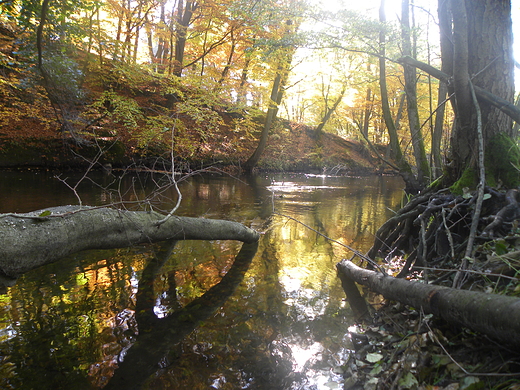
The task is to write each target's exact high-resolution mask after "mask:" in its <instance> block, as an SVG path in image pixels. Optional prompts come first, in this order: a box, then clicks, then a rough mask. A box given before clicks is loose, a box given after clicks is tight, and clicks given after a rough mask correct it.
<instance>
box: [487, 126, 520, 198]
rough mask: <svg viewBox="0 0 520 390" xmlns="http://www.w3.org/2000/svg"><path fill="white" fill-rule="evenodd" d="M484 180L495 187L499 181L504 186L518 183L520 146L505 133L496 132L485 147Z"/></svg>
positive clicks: (519, 177)
mask: <svg viewBox="0 0 520 390" xmlns="http://www.w3.org/2000/svg"><path fill="white" fill-rule="evenodd" d="M485 165H486V182H487V185H489V186H491V187H496V186H497V185H498V184H499V183H500V182H502V185H503V186H505V187H506V188H514V187H517V186H519V185H520V173H519V172H518V169H517V168H516V167H517V166H519V165H520V148H519V147H518V145H517V144H516V142H515V141H514V140H513V139H511V137H509V136H508V135H507V134H506V133H498V134H496V135H495V136H493V138H491V139H490V140H489V142H488V144H487V147H486V156H485Z"/></svg>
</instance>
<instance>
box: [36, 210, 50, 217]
mask: <svg viewBox="0 0 520 390" xmlns="http://www.w3.org/2000/svg"><path fill="white" fill-rule="evenodd" d="M49 215H51V212H50V211H49V210H45V211H44V212H42V213H41V214H40V215H38V217H48V216H49Z"/></svg>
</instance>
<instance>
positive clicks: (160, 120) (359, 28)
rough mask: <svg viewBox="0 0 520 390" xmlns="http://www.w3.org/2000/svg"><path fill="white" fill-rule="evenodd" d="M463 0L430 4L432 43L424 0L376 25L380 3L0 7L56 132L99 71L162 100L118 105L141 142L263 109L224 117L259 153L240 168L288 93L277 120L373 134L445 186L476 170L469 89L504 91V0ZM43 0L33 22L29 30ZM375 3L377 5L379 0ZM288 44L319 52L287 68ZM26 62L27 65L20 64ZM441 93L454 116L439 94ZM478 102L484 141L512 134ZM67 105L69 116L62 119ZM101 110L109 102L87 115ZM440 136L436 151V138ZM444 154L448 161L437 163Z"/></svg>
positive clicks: (390, 152)
mask: <svg viewBox="0 0 520 390" xmlns="http://www.w3.org/2000/svg"><path fill="white" fill-rule="evenodd" d="M468 4H469V3H468V1H467V0H446V1H444V0H443V1H439V7H438V8H439V9H438V19H439V28H440V29H441V33H440V46H437V45H436V43H435V40H434V39H433V37H434V36H436V35H437V31H434V28H433V27H432V26H435V24H434V23H433V22H432V20H433V19H432V18H433V16H432V15H433V13H435V11H436V10H431V9H428V8H424V7H422V6H423V5H424V6H425V7H426V6H430V5H431V4H430V2H424V4H422V3H421V0H416V1H415V2H410V1H409V0H402V8H401V16H400V19H399V24H397V23H396V22H387V21H386V16H385V14H384V12H383V13H382V14H381V18H380V20H377V19H378V18H377V16H376V15H373V16H372V17H370V16H369V15H367V14H364V15H360V14H359V13H356V12H353V11H348V10H338V11H334V12H328V11H323V10H321V11H320V10H317V9H314V8H312V7H309V6H308V5H306V4H304V3H303V2H302V1H300V0H280V1H276V0H256V1H253V2H250V1H246V0H225V1H215V0H175V1H173V2H166V1H164V0H136V1H130V0H50V1H44V2H42V3H41V4H39V3H34V2H31V1H28V0H20V2H19V3H15V2H13V1H10V0H6V1H3V2H2V3H1V4H0V9H1V11H2V14H3V15H4V16H5V17H7V18H9V19H10V20H11V21H16V23H17V24H18V26H19V27H20V28H21V31H23V34H20V40H19V41H20V42H22V44H25V47H26V49H24V50H29V51H30V50H33V53H35V52H36V51H37V50H36V47H38V49H39V51H40V60H41V62H39V61H33V63H34V62H37V63H39V64H40V68H41V69H43V68H47V69H49V73H48V78H49V80H50V83H51V84H53V85H52V88H51V89H48V91H50V92H49V97H50V98H51V99H50V100H51V101H53V100H54V101H58V97H60V96H64V97H65V99H64V101H63V102H58V103H59V104H61V105H62V107H61V108H58V109H57V112H60V111H62V113H61V114H62V117H63V118H65V117H67V118H69V119H66V122H67V124H68V125H67V126H65V127H64V129H65V130H72V128H73V127H74V126H76V127H77V126H79V125H78V123H81V121H84V120H85V119H84V118H83V119H82V120H80V121H78V120H77V119H78V116H79V114H78V113H76V112H72V111H73V110H74V108H73V107H72V106H73V105H72V104H70V103H71V102H76V103H77V102H78V100H81V99H82V97H83V95H82V94H81V91H80V88H81V84H82V82H83V80H84V78H85V75H86V74H87V73H89V74H96V75H98V77H99V79H100V84H101V85H102V86H103V88H106V89H107V90H110V91H111V92H114V93H117V90H118V88H121V86H122V85H123V84H126V85H127V87H128V88H130V89H131V90H133V91H142V90H147V89H148V88H149V89H153V90H155V91H156V92H157V91H158V92H159V93H162V94H163V95H164V96H165V97H166V98H167V104H166V105H165V107H164V110H163V108H160V107H155V108H153V109H152V110H149V112H148V113H147V114H146V115H144V113H133V112H130V111H128V112H127V113H126V117H127V119H128V118H130V117H131V116H134V117H142V118H146V122H147V123H146V124H145V125H144V126H139V129H140V130H139V132H140V135H139V137H141V138H140V139H141V144H144V143H146V142H148V141H150V140H152V139H154V138H160V137H161V136H162V135H163V133H164V132H165V131H164V129H165V128H170V129H171V128H173V127H175V126H176V124H178V122H177V121H176V119H175V117H176V116H178V115H187V116H189V117H190V118H191V119H193V120H194V121H195V123H196V124H197V126H200V127H201V136H200V139H201V142H203V140H204V138H207V137H208V136H210V135H211V134H213V133H212V132H217V131H218V127H219V125H220V124H221V122H220V120H219V118H218V115H216V114H215V112H216V111H218V110H221V111H222V110H225V111H226V110H229V111H234V112H235V113H239V112H241V111H242V110H243V109H245V108H248V109H249V110H252V109H256V108H258V109H260V110H262V111H264V112H265V120H264V122H263V123H262V125H263V131H261V132H260V133H257V132H256V130H257V129H256V128H255V125H254V124H253V123H252V122H251V121H247V120H245V119H244V118H242V119H240V118H239V119H237V120H236V121H235V123H239V122H240V123H239V125H237V126H240V128H241V129H243V130H244V131H245V132H246V133H247V134H248V135H254V136H257V134H258V140H259V147H258V150H257V151H256V152H255V153H254V155H253V156H251V158H250V159H249V161H247V162H246V167H247V168H248V169H249V168H250V167H253V166H254V165H255V164H256V163H257V162H258V160H259V158H260V156H261V154H262V151H263V148H264V147H265V145H266V142H267V137H268V134H269V131H270V129H271V127H272V124H273V122H274V121H275V118H276V116H277V115H278V114H279V107H280V106H281V105H282V104H284V102H283V99H284V98H286V97H288V98H289V99H286V103H285V107H286V110H285V111H286V116H287V117H289V119H295V120H301V121H305V122H307V123H308V124H313V125H315V126H316V135H317V136H318V138H319V135H320V134H321V133H322V132H328V131H330V132H335V133H337V134H341V135H343V136H350V137H359V138H360V139H361V140H362V141H363V142H366V143H377V144H386V145H388V147H387V151H386V152H382V154H381V157H383V158H387V157H390V158H391V160H393V162H392V164H394V166H397V167H399V169H400V170H401V171H402V172H406V175H407V177H409V178H412V176H414V177H415V179H416V181H417V183H418V184H419V186H423V185H426V184H427V183H428V182H430V181H431V180H433V179H435V178H437V177H438V176H439V175H440V174H441V173H444V174H445V177H449V181H451V182H455V181H457V180H458V178H460V177H462V176H464V175H467V177H469V176H473V177H474V176H475V175H476V170H475V168H476V162H477V160H478V159H477V157H478V156H477V155H476V154H475V153H476V150H478V148H477V145H476V144H475V140H476V139H477V138H476V134H475V130H474V129H475V127H476V125H477V117H478V115H477V112H476V110H475V104H474V102H473V99H472V96H471V93H470V92H471V88H470V86H471V85H475V86H477V87H481V88H483V89H485V90H487V91H489V92H491V93H493V94H495V95H497V96H499V97H501V98H502V99H504V100H505V101H508V102H512V99H513V72H512V69H513V62H512V48H511V42H512V41H511V39H512V38H511V20H510V17H511V15H510V8H511V4H510V1H507V0H503V1H498V2H496V1H491V0H478V1H476V2H472V3H471V4H472V6H471V7H470V6H469V5H468ZM44 5H45V6H46V7H44V8H47V12H46V14H45V23H44V24H40V31H39V33H38V34H37V28H38V25H39V23H38V21H39V20H41V16H42V6H44ZM380 5H381V7H380V10H381V11H384V10H385V1H384V0H382V1H381V3H380ZM482 20H486V25H484V24H483V22H482ZM311 22H314V23H315V24H314V26H313V27H309V26H310V23H311ZM300 26H303V27H302V28H301V29H300ZM324 26H325V27H324ZM299 30H300V31H299ZM37 36H38V37H39V38H38V40H36V37H37ZM298 48H305V49H306V50H307V51H308V52H312V56H311V57H314V58H321V60H320V62H319V63H318V64H315V65H316V66H315V67H314V68H312V69H309V68H305V70H304V71H303V72H304V74H299V75H297V76H296V78H292V76H291V74H292V72H293V70H294V69H296V70H297V69H298V63H296V62H295V61H293V60H294V59H295V58H298V59H301V58H302V56H301V55H300V54H301V53H300V52H298ZM74 51H75V52H76V54H78V53H81V56H75V57H74V58H76V59H77V58H81V62H82V63H81V64H80V63H79V62H77V63H75V62H74V61H76V60H72V57H71V56H70V54H71V52H74ZM401 57H407V58H409V59H411V60H414V61H419V62H421V63H424V64H427V65H433V66H434V67H437V68H441V70H442V71H443V72H444V74H445V75H446V77H441V79H442V80H441V81H438V80H437V79H436V76H435V75H433V78H432V76H431V75H429V74H427V73H425V72H424V70H421V71H417V70H416V67H415V65H413V64H412V62H410V61H408V62H406V61H405V62H401V64H399V63H397V62H396V61H397V60H398V59H399V58H401ZM441 58H442V63H441V61H440V60H441ZM302 61H305V60H304V59H302ZM108 62H110V64H109V63H108ZM31 65H32V64H31V63H30V61H28V62H27V64H26V65H25V66H26V68H27V69H30V67H31ZM132 67H134V69H135V67H139V72H141V71H142V70H144V72H141V73H139V72H134V71H133V70H132ZM421 69H424V67H423V68H421ZM143 74H146V76H143ZM449 78H451V80H452V82H450V83H447V81H448V79H449ZM292 86H296V88H292ZM0 88H1V87H0ZM297 91H298V92H297ZM454 94H455V95H454ZM51 95H52V96H51ZM106 96H108V95H106V94H104V95H103V97H102V99H104V100H103V101H100V102H96V103H94V104H93V105H91V106H90V107H91V108H95V109H98V112H99V109H100V108H101V109H102V107H104V105H105V103H106V104H108V103H107V99H106ZM296 96H297V98H296ZM448 96H450V98H451V100H452V106H453V113H454V114H455V116H454V117H453V116H452V108H451V107H449V106H447V105H446V104H445V99H446V98H447V97H448ZM116 100H117V99H116ZM116 100H114V102H115V101H116ZM76 103H75V104H76ZM479 104H480V106H481V107H480V108H481V110H482V112H481V119H482V126H481V127H482V129H483V140H484V143H486V144H488V143H489V144H493V145H494V144H499V143H501V142H502V141H503V140H504V138H503V136H507V138H509V142H510V143H511V142H512V140H511V137H513V136H514V134H513V133H512V130H511V129H512V122H511V119H510V118H509V117H508V116H507V115H505V114H503V113H502V112H501V111H500V110H499V109H497V108H495V107H493V106H492V105H491V104H489V103H487V102H485V101H482V100H481V99H479ZM67 105H68V106H69V108H68V110H69V111H70V112H68V113H66V115H65V113H64V112H63V110H64V109H65V107H66V106H67ZM128 106H130V105H128ZM71 110H72V111H71ZM212 110H213V111H212ZM91 114H92V113H89V115H90V116H89V117H88V120H90V121H92V120H94V119H93V116H92V115H91ZM114 114H115V111H114V110H113V106H112V111H111V110H107V111H103V112H102V113H99V115H101V116H104V115H106V116H114ZM120 114H121V112H120V111H118V115H120ZM154 115H155V116H156V117H155V118H150V116H154ZM123 116H124V115H123ZM258 117H260V116H258ZM453 118H455V119H453ZM63 122H64V123H65V119H64V120H63ZM452 122H453V124H454V126H452ZM82 123H83V124H84V122H82ZM85 126H88V124H85ZM452 127H453V132H451V129H452ZM136 128H137V127H136ZM180 130H181V129H179V128H177V131H178V133H177V136H178V137H179V136H180V133H179V131H180ZM428 130H429V131H428ZM136 134H137V131H136ZM501 140H502V141H501ZM186 142H192V140H187V141H186ZM450 142H451V149H450V151H449V154H448V148H446V147H444V146H446V145H447V144H448V143H450ZM379 152H381V150H379ZM500 154H501V155H502V153H500ZM387 161H390V160H387ZM445 161H449V165H448V169H446V170H444V171H443V170H441V165H442V164H443V163H444V162H445ZM505 165H507V166H508V167H507V169H506V168H505ZM510 166H511V164H510V163H509V161H507V164H506V163H504V164H502V167H491V166H488V167H487V169H490V170H491V171H495V176H497V177H498V176H500V175H502V176H504V177H505V176H507V175H504V174H501V173H499V172H498V171H500V170H506V171H508V170H509V168H510ZM432 167H434V168H435V169H433V170H432ZM468 167H470V168H471V169H472V170H473V171H471V172H470V171H468V170H467V169H466V168H468ZM497 170H498V171H497ZM497 172H498V173H497ZM490 177H491V175H490ZM501 180H502V181H503V180H504V178H501ZM506 180H508V179H506Z"/></svg>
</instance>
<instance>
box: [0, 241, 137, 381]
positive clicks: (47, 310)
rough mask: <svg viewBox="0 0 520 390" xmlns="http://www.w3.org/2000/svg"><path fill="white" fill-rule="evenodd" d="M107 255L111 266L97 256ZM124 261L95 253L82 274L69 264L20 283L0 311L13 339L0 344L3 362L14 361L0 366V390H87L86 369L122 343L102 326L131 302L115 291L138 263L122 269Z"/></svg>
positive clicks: (35, 273)
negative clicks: (91, 261) (100, 313)
mask: <svg viewBox="0 0 520 390" xmlns="http://www.w3.org/2000/svg"><path fill="white" fill-rule="evenodd" d="M107 254H110V255H111V256H113V258H112V261H111V262H110V263H107V261H106V260H104V259H105V257H102V256H103V255H107ZM90 256H92V254H90ZM126 256H127V252H126V251H99V252H98V253H97V256H96V257H97V258H98V260H97V261H94V263H93V264H92V265H89V267H88V268H86V269H83V270H81V263H78V262H75V261H73V260H71V259H69V260H68V261H64V262H59V263H56V264H50V265H48V266H46V267H43V268H41V269H38V270H36V271H33V272H30V273H27V274H25V275H23V276H22V277H21V278H20V279H21V280H19V281H18V283H17V285H15V286H14V287H12V288H11V289H10V304H9V305H2V306H1V308H2V309H3V310H8V312H3V313H2V317H3V318H6V321H5V322H6V323H7V322H12V323H13V324H14V325H13V328H12V332H13V336H15V337H12V338H11V339H8V340H3V342H2V343H1V344H0V355H1V356H3V358H4V363H5V362H7V361H10V362H13V363H10V364H9V365H7V363H5V365H2V364H0V366H1V368H0V375H1V376H2V378H1V381H0V388H2V389H10V388H12V389H63V388H70V389H72V388H74V389H88V388H91V385H90V384H89V382H88V381H87V377H86V375H85V370H86V368H88V367H89V365H90V364H91V363H92V362H93V361H99V360H100V359H102V354H103V353H104V351H106V350H107V349H110V348H114V347H116V348H117V349H120V348H121V344H122V341H123V339H125V338H126V337H124V336H123V335H122V332H118V331H117V328H107V327H106V319H107V318H117V315H118V312H119V311H120V307H121V306H119V305H120V304H121V303H122V302H125V304H126V303H127V302H128V301H129V299H130V294H131V291H130V290H129V289H124V288H118V287H116V286H118V285H120V281H121V280H124V279H125V275H127V274H129V273H131V272H132V271H131V270H132V268H133V267H132V266H134V267H135V266H137V267H138V266H139V260H140V259H139V258H134V262H133V263H130V262H126V264H125V263H124V262H122V261H121V260H122V259H124V258H125V257H126ZM91 260H92V257H91ZM77 267H79V269H78V268H77ZM78 271H79V272H78ZM71 275H72V276H71ZM99 286H102V287H101V288H100V287H99ZM107 302H113V304H112V305H110V306H107ZM123 307H125V306H123ZM99 312H102V313H103V315H102V316H99V315H98V313H99ZM103 329H104V330H103ZM102 330H103V331H102ZM106 330H108V332H107V331H106ZM100 333H101V335H100ZM6 366H8V367H10V370H8V372H6Z"/></svg>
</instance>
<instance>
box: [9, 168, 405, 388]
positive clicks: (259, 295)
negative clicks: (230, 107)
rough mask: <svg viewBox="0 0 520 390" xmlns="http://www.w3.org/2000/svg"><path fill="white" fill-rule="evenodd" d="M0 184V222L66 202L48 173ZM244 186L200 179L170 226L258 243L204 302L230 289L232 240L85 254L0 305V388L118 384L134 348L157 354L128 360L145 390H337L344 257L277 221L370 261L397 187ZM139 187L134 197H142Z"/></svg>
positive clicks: (342, 354) (348, 320) (376, 183)
mask: <svg viewBox="0 0 520 390" xmlns="http://www.w3.org/2000/svg"><path fill="white" fill-rule="evenodd" d="M0 175H4V177H2V178H1V179H2V181H3V182H8V183H9V188H10V189H9V192H8V193H7V194H1V195H0V196H5V199H4V198H1V199H0V205H1V206H0V207H1V209H0V211H1V212H13V211H15V212H24V211H29V210H30V209H36V208H43V207H48V206H54V205H57V204H66V203H71V202H73V201H74V197H71V196H70V193H69V192H67V191H68V190H67V189H66V188H65V186H63V188H61V187H59V185H56V183H53V184H52V185H51V184H49V182H50V181H52V178H51V177H47V176H46V175H45V174H43V173H39V174H37V175H36V176H35V174H28V173H25V174H23V173H14V172H11V173H2V174H0ZM16 175H18V176H16ZM38 175H39V176H38ZM100 180H104V179H102V178H101V179H100ZM125 180H129V179H125ZM247 181H248V182H247V183H246V182H244V181H238V180H236V179H233V178H229V177H222V176H211V177H208V176H199V177H192V178H191V179H189V180H186V181H183V182H182V183H181V191H182V193H183V198H184V200H183V203H182V206H181V208H180V209H179V211H178V214H182V215H189V216H204V217H207V218H223V219H230V220H235V221H239V222H242V223H244V224H246V225H248V226H251V227H253V228H255V229H257V230H259V231H262V232H263V233H264V234H263V235H262V238H261V240H260V242H259V245H258V249H257V250H256V255H255V256H254V258H253V259H252V262H251V264H250V265H249V264H248V265H247V266H248V268H247V269H242V271H243V272H242V274H241V273H240V272H238V271H237V275H238V276H236V278H235V279H234V282H232V283H231V284H226V286H227V287H226V288H227V290H225V291H227V292H226V293H222V292H219V293H218V294H216V295H215V294H214V295H213V296H212V295H211V292H210V291H224V286H225V283H222V284H221V281H222V280H223V277H224V275H226V273H228V271H230V270H233V269H234V268H232V267H233V262H234V260H235V256H236V255H237V253H238V252H239V251H240V248H241V246H242V244H241V243H238V242H223V241H217V242H204V241H201V242H199V241H181V242H178V243H176V245H175V246H174V247H173V249H172V250H171V252H168V251H167V250H166V249H165V248H166V247H169V245H168V243H164V244H162V245H154V246H139V247H133V248H122V249H117V250H108V251H107V250H105V251H89V252H84V253H79V254H76V255H74V256H71V257H70V258H67V259H63V260H62V261H60V262H58V263H56V264H51V265H48V266H46V267H43V268H40V269H37V270H35V271H32V272H30V273H27V274H25V275H23V276H22V277H21V278H20V279H19V280H18V282H17V283H16V285H14V286H12V287H8V288H7V291H6V294H3V295H0V388H5V389H36V388H37V389H72V388H74V389H90V388H101V387H103V386H106V385H107V383H108V382H109V380H110V378H111V377H112V376H113V375H114V371H115V370H116V369H117V367H118V366H121V372H123V370H124V369H123V367H124V363H121V361H120V359H122V360H123V362H124V357H125V356H131V347H132V346H134V345H135V348H134V350H135V351H137V350H138V346H139V345H143V344H144V347H143V348H144V349H143V350H144V351H146V348H147V346H148V349H149V350H151V351H154V350H155V351H156V352H157V351H159V352H160V353H159V355H160V357H158V358H157V361H150V360H154V359H155V358H153V359H152V358H146V359H145V358H144V356H148V355H146V353H147V352H143V354H142V356H143V358H142V359H141V361H139V359H136V360H135V361H136V362H137V363H135V364H136V365H138V366H139V365H140V364H141V365H142V366H141V367H136V368H135V370H139V369H141V370H142V369H143V368H142V367H148V369H151V370H152V371H153V375H151V376H149V377H148V378H147V379H146V384H145V386H144V388H150V389H162V388H164V389H208V388H215V389H240V388H251V389H313V388H317V389H328V388H341V387H342V371H341V366H342V364H344V363H345V362H346V361H347V359H348V356H349V353H350V350H351V343H350V339H349V334H348V328H349V326H351V325H352V324H354V323H355V319H354V317H353V313H352V311H351V310H350V308H349V306H348V304H346V302H345V300H344V293H343V290H342V289H341V283H340V281H339V279H338V278H337V277H336V272H335V264H336V263H337V262H338V261H339V260H340V259H341V258H344V257H350V256H351V254H350V253H349V252H348V251H347V250H346V249H345V248H344V247H342V246H340V245H337V244H333V243H331V242H330V241H328V240H326V239H325V238H324V237H323V236H321V235H318V234H317V233H316V232H314V231H312V230H309V229H307V228H306V227H305V226H304V225H302V224H299V223H296V222H295V221H293V220H290V219H287V218H285V217H284V216H283V215H287V216H290V217H292V218H295V219H297V220H299V221H301V222H302V223H303V224H305V225H307V226H309V227H311V228H313V229H315V230H317V231H319V232H320V233H322V234H323V235H325V236H328V237H331V238H334V239H335V240H338V241H340V242H343V243H345V244H348V245H350V246H354V247H355V248H356V249H359V250H360V251H366V250H367V249H368V247H369V246H370V244H371V240H372V239H373V235H374V233H375V231H376V229H377V228H378V226H380V225H381V224H382V223H383V222H384V220H385V219H386V218H387V217H388V216H389V215H390V213H391V209H396V208H397V207H398V206H399V204H400V199H401V196H402V182H401V181H400V180H399V179H398V178H392V177H364V178H345V177H341V178H340V177H319V176H304V175H292V176H290V175H285V176H282V175H276V176H265V177H256V178H252V179H248V180H247ZM123 182H124V181H123ZM132 182H133V183H135V180H132ZM142 183H143V186H142V187H141V188H140V190H141V191H142V193H141V194H139V193H138V191H137V192H136V191H132V192H131V193H132V194H133V196H134V195H135V196H143V197H145V196H147V194H149V193H150V191H151V189H150V188H148V187H147V186H148V184H147V182H146V180H144V181H142ZM151 183H153V181H149V184H150V185H151ZM172 191H173V190H172ZM136 194H137V195H136ZM163 195H164V194H163ZM170 195H171V197H172V198H174V196H173V195H174V193H172V194H170ZM82 196H83V197H84V199H85V200H86V201H85V203H90V204H100V203H103V201H105V200H106V199H107V197H108V196H107V194H106V193H104V192H103V191H101V190H100V189H99V188H97V187H94V186H91V187H89V186H87V185H85V186H84V188H83V189H82ZM28 198H30V201H28V200H27V199H28ZM167 198H168V194H166V197H165V199H167ZM165 199H163V201H165ZM159 206H160V207H162V208H164V209H166V208H167V207H168V204H162V205H159ZM159 206H157V207H159ZM28 207H30V208H28ZM273 211H276V213H277V214H273V213H272V212H273ZM154 262H159V263H157V264H158V265H157V266H156V267H155V268H153V267H152V266H153V265H154ZM145 270H149V271H145ZM147 272H149V273H150V272H151V273H150V275H153V277H147ZM233 272H235V271H233ZM214 286H218V287H216V288H214V289H213V290H212V287H214ZM218 288H221V290H218ZM226 294H227V295H229V297H228V298H227V299H226V300H225V301H222V302H220V301H218V299H216V298H215V297H216V296H220V297H223V296H227V295H226ZM213 306H214V307H213ZM168 321H169V322H168ZM164 324H168V326H165V325H164ZM161 328H168V333H160V332H158V330H159V329H161ZM163 330H164V329H163ZM154 334H157V335H158V337H159V338H158V339H157V338H155V339H154V338H153V336H154ZM180 336H182V337H180ZM147 340H148V341H147ZM163 349H164V351H166V352H165V353H162V352H161V351H162V350H163ZM130 360H131V358H128V361H130ZM132 361H134V360H132ZM127 369H128V368H127ZM128 376H131V375H130V374H129V375H128ZM112 386H114V387H113V388H118V387H117V386H116V385H113V384H112ZM134 387H138V386H137V382H136V383H134Z"/></svg>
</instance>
